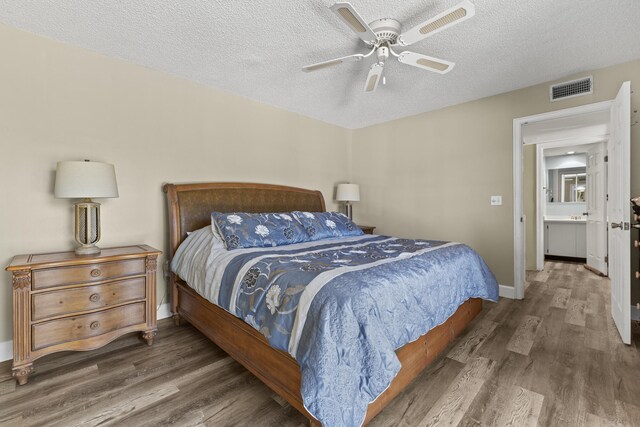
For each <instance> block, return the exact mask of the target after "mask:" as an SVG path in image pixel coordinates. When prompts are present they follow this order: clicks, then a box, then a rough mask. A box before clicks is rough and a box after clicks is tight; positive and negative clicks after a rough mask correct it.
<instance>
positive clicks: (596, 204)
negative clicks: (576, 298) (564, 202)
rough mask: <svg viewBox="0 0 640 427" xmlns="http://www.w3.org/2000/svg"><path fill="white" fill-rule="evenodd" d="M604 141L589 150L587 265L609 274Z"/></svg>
mask: <svg viewBox="0 0 640 427" xmlns="http://www.w3.org/2000/svg"><path fill="white" fill-rule="evenodd" d="M605 155H606V148H605V144H604V143H598V144H594V147H593V148H591V149H589V151H588V152H587V265H588V266H589V267H590V268H591V269H592V270H595V271H599V272H600V273H602V274H603V275H605V276H606V275H607V273H608V272H607V262H606V260H605V257H606V256H607V211H606V208H605V206H606V199H607V195H606V183H607V176H606V167H605V166H606V165H605V162H604V156H605Z"/></svg>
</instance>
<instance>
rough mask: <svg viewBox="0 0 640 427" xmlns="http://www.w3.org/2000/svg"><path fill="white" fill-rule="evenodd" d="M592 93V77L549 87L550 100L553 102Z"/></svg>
mask: <svg viewBox="0 0 640 427" xmlns="http://www.w3.org/2000/svg"><path fill="white" fill-rule="evenodd" d="M590 93H593V77H591V76H589V77H584V78H582V79H577V80H571V81H569V82H564V83H558V84H555V85H551V86H550V87H549V98H550V99H551V102H553V101H558V100H560V99H567V98H573V97H574V96H581V95H587V94H590Z"/></svg>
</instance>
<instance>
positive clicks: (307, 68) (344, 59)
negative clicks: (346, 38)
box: [302, 53, 364, 72]
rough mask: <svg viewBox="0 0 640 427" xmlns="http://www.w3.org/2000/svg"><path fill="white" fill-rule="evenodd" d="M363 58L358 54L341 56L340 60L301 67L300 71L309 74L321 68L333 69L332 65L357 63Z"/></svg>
mask: <svg viewBox="0 0 640 427" xmlns="http://www.w3.org/2000/svg"><path fill="white" fill-rule="evenodd" d="M362 58H364V55H361V54H359V53H357V54H355V55H349V56H343V57H342V58H336V59H330V60H328V61H323V62H318V63H317V64H311V65H305V66H304V67H302V71H306V72H311V71H316V70H320V69H322V68H328V67H333V66H334V65H339V64H342V63H343V62H358V61H360V60H362Z"/></svg>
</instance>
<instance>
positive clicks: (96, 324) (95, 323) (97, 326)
mask: <svg viewBox="0 0 640 427" xmlns="http://www.w3.org/2000/svg"><path fill="white" fill-rule="evenodd" d="M89 327H90V328H91V329H98V328H99V327H100V322H98V321H97V320H96V321H94V322H91V324H90V325H89Z"/></svg>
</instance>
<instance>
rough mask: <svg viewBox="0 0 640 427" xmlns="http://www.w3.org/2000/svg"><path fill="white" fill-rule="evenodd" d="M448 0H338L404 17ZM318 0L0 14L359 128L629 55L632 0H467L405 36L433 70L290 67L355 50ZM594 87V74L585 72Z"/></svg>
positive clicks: (633, 50)
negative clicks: (468, 8) (371, 81)
mask: <svg viewBox="0 0 640 427" xmlns="http://www.w3.org/2000/svg"><path fill="white" fill-rule="evenodd" d="M458 2H459V1H458V0H410V1H408V0H403V1H401V0H366V1H365V0H352V1H351V3H352V4H353V5H354V6H355V7H356V9H357V10H358V11H359V12H360V14H361V15H362V16H363V18H364V19H365V20H366V21H372V20H374V19H378V18H382V17H392V18H395V19H398V20H399V21H401V22H402V23H403V25H404V28H410V27H412V26H414V25H416V24H418V23H421V22H423V21H424V20H426V19H427V18H429V17H431V16H433V15H435V14H437V13H439V12H441V11H443V10H445V9H447V8H449V7H451V6H453V5H455V4H457V3H458ZM331 3H333V2H332V1H331V0H329V1H327V0H260V1H248V0H247V1H233V0H213V1H212V0H209V1H203V0H181V1H175V0H141V1H131V0H112V1H95V0H40V1H37V0H2V1H1V2H0V23H3V24H6V25H10V26H14V27H17V28H21V29H24V30H27V31H30V32H33V33H36V34H41V35H45V36H48V37H51V38H53V39H57V40H61V41H63V42H66V43H69V44H73V45H77V46H81V47H84V48H87V49H90V50H93V51H96V52H100V53H103V54H105V55H108V56H112V57H116V58H120V59H123V60H125V61H129V62H133V63H136V64H140V65H144V66H146V67H149V68H153V69H157V70H161V71H164V72H167V73H171V74H174V75H178V76H181V77H184V78H186V79H190V80H194V81H197V82H200V83H203V84H206V85H210V86H213V87H216V88H219V89H222V90H225V91H229V92H232V93H236V94H238V95H241V96H244V97H247V98H251V99H254V100H257V101H260V102H263V103H266V104H271V105H274V106H277V107H280V108H284V109H286V110H289V111H293V112H297V113H300V114H303V115H305V116H310V117H314V118H317V119H320V120H323V121H326V122H330V123H334V124H337V125H340V126H343V127H347V128H359V127H364V126H367V125H371V124H375V123H379V122H384V121H387V120H392V119H396V118H400V117H404V116H409V115H413V114H418V113H421V112H425V111H430V110H434V109H437V108H442V107H445V106H448V105H454V104H458V103H461V102H465V101H470V100H473V99H478V98H482V97H485V96H489V95H494V94H498V93H502V92H506V91H510V90H514V89H517V88H521V87H526V86H530V85H533V84H536V83H541V82H545V81H548V80H553V79H558V78H562V77H564V76H566V75H569V74H573V73H577V72H581V71H585V70H591V69H596V68H601V67H605V66H608V65H613V64H617V63H622V62H626V61H629V60H632V59H637V58H640V43H638V41H639V40H640V25H639V24H638V23H639V22H640V1H638V0H580V1H578V0H527V1H516V0H476V1H475V5H476V16H475V17H474V18H472V19H470V20H468V21H466V22H463V23H461V24H459V25H457V26H455V27H453V28H450V29H448V30H445V31H443V32H440V33H438V34H436V35H434V36H432V37H430V38H428V39H426V40H423V41H422V42H419V43H417V44H415V45H413V46H411V50H414V51H416V52H420V53H424V54H427V55H431V56H435V57H439V58H443V59H447V60H450V61H453V62H455V63H456V67H455V68H454V69H453V70H452V71H451V72H450V73H448V74H446V75H439V74H435V73H429V72H427V71H423V70H420V69H417V68H414V67H408V66H405V65H402V64H400V63H398V62H397V61H395V60H394V61H389V65H388V67H387V68H388V69H387V70H386V72H385V73H386V77H387V84H386V86H380V87H379V88H378V90H377V91H376V92H375V93H368V94H365V93H363V92H362V87H363V84H364V79H365V77H366V75H367V71H368V66H369V64H370V62H371V61H373V58H368V59H366V60H364V61H363V62H359V63H350V64H343V65H341V66H339V67H333V68H327V69H323V70H320V71H316V72H315V73H303V72H302V71H300V67H301V66H303V65H307V64H311V63H315V62H318V61H322V60H325V59H331V58H334V57H339V56H344V55H350V54H352V53H356V52H361V53H364V52H365V49H364V48H365V46H364V44H363V42H361V41H360V39H358V37H357V36H356V35H355V34H354V33H353V32H352V31H351V30H350V29H349V28H347V27H346V26H345V25H344V24H343V23H342V22H341V21H340V20H339V19H338V18H337V16H336V15H334V14H333V13H332V12H331V11H330V10H329V8H328V7H327V6H329V5H330V4H331ZM596 84H597V82H596Z"/></svg>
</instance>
